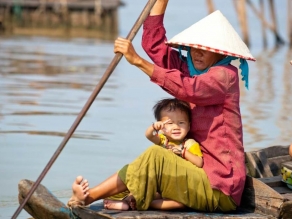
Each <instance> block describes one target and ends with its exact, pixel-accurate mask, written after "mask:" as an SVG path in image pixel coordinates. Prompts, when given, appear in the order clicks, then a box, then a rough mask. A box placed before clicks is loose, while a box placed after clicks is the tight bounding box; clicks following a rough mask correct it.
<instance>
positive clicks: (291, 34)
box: [287, 0, 292, 64]
mask: <svg viewBox="0 0 292 219" xmlns="http://www.w3.org/2000/svg"><path fill="white" fill-rule="evenodd" d="M287 1H288V11H287V14H288V39H289V45H290V48H292V14H291V11H292V1H291V0H287ZM290 63H291V62H290ZM291 64H292V63H291Z"/></svg>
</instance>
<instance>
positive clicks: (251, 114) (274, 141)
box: [242, 47, 292, 149]
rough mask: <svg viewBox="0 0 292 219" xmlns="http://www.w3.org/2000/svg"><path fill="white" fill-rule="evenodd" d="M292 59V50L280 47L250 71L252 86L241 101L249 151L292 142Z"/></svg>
mask: <svg viewBox="0 0 292 219" xmlns="http://www.w3.org/2000/svg"><path fill="white" fill-rule="evenodd" d="M291 55H292V54H291V50H289V49H288V48H285V47H280V48H275V49H272V50H267V51H263V52H261V53H260V54H259V55H258V56H257V57H256V58H257V61H256V62H255V66H254V67H253V68H252V69H251V70H252V73H251V74H252V75H251V77H250V81H251V83H252V86H251V88H250V90H249V91H248V92H244V95H243V97H242V106H243V108H244V111H243V121H244V135H245V145H246V147H249V148H251V149H253V148H260V147H265V146H271V145H278V144H282V145H288V144H289V142H292V138H291V136H292V135H291V134H292V130H291V127H290V125H288V124H289V123H290V124H291V122H292V117H291V106H292V102H291V101H289V100H291V97H290V96H291V81H292V80H291V73H292V67H291V66H290V65H289V57H291ZM289 76H290V77H289ZM247 93H248V94H247ZM289 109H290V111H289Z"/></svg>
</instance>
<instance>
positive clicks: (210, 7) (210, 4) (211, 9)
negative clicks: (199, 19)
mask: <svg viewBox="0 0 292 219" xmlns="http://www.w3.org/2000/svg"><path fill="white" fill-rule="evenodd" d="M207 6H208V13H209V14H211V13H212V12H214V11H215V7H214V4H213V0H207Z"/></svg>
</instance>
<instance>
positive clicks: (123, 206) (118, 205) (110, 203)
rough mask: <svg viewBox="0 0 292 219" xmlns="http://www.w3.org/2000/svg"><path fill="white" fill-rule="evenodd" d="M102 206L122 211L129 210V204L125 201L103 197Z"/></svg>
mask: <svg viewBox="0 0 292 219" xmlns="http://www.w3.org/2000/svg"><path fill="white" fill-rule="evenodd" d="M103 206H104V208H105V209H111V210H122V211H127V210H129V205H128V204H127V202H125V201H116V200H109V199H104V200H103Z"/></svg>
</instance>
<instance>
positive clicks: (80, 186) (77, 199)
mask: <svg viewBox="0 0 292 219" xmlns="http://www.w3.org/2000/svg"><path fill="white" fill-rule="evenodd" d="M88 190H89V184H88V181H87V180H86V179H85V180H83V177H82V176H77V177H76V179H75V181H74V182H73V184H72V191H73V195H72V197H71V198H70V200H69V201H68V203H67V205H68V206H69V207H71V206H73V205H82V206H84V205H85V199H86V197H87V196H88V195H89V193H88Z"/></svg>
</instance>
